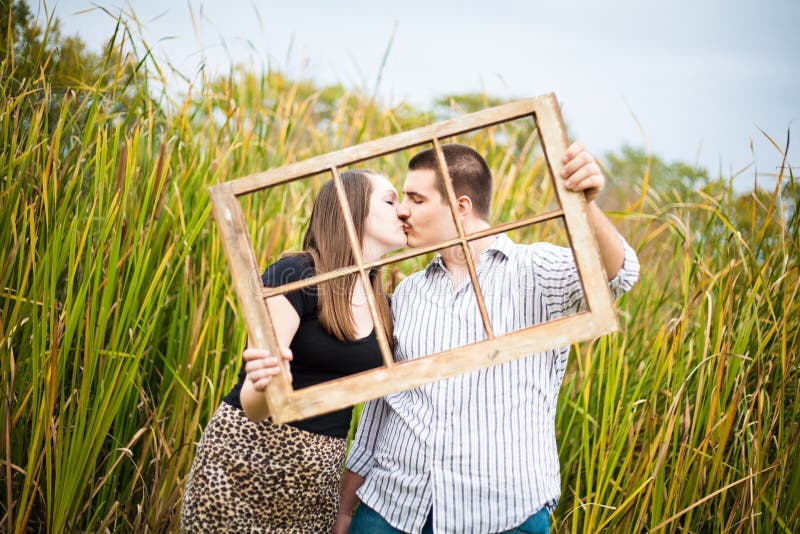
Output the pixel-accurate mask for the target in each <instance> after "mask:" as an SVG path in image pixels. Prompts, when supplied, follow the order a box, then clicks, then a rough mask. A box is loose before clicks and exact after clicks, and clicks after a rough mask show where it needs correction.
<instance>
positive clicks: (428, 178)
mask: <svg viewBox="0 0 800 534" xmlns="http://www.w3.org/2000/svg"><path fill="white" fill-rule="evenodd" d="M436 180H437V177H436V172H435V171H433V170H431V169H420V170H413V171H408V173H407V174H406V181H405V182H404V183H403V193H405V194H407V195H408V194H412V193H425V192H429V191H430V190H432V189H434V188H435V187H436Z"/></svg>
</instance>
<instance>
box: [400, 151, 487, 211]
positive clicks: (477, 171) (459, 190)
mask: <svg viewBox="0 0 800 534" xmlns="http://www.w3.org/2000/svg"><path fill="white" fill-rule="evenodd" d="M442 152H444V160H445V162H446V163H447V172H448V173H450V178H451V179H452V181H453V189H454V190H455V192H456V197H460V196H462V195H466V196H468V197H469V198H470V200H472V207H473V209H474V210H475V213H476V214H477V215H478V216H479V217H480V218H482V219H484V220H486V221H488V220H489V211H490V209H491V206H492V171H490V170H489V166H488V165H487V164H486V160H484V159H483V157H482V156H481V155H480V154H478V153H477V152H476V151H475V150H473V149H471V148H470V147H468V146H465V145H458V144H455V143H452V144H447V145H442ZM408 170H409V171H423V170H431V171H434V172H436V177H437V180H436V188H437V189H438V190H439V194H441V195H442V202H444V203H445V204H447V191H446V190H445V188H444V181H443V180H442V177H441V174H440V173H439V167H438V166H437V165H436V154H435V152H434V150H433V149H432V148H429V149H427V150H423V151H422V152H420V153H419V154H417V155H416V156H414V157H413V158H411V161H409V162H408Z"/></svg>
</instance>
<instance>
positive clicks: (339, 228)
mask: <svg viewBox="0 0 800 534" xmlns="http://www.w3.org/2000/svg"><path fill="white" fill-rule="evenodd" d="M341 179H342V183H343V185H344V190H345V193H346V196H347V199H348V202H349V203H350V209H351V212H352V215H353V223H354V225H355V228H356V234H357V235H358V238H359V242H360V243H361V253H362V255H363V258H364V261H365V262H370V261H374V260H376V259H378V258H380V257H381V256H383V255H384V254H386V253H387V252H389V251H390V250H394V249H397V248H400V247H403V246H405V244H406V236H405V233H404V231H403V227H402V223H401V221H400V220H399V219H398V218H397V213H396V203H397V192H396V191H395V189H394V187H392V185H391V183H390V182H389V181H388V180H387V179H386V178H385V177H384V176H381V175H379V174H376V173H373V172H370V171H345V172H342V173H341ZM343 221H344V217H343V215H342V212H341V210H340V208H339V204H338V201H337V198H336V190H335V188H334V184H333V182H332V181H331V182H327V183H326V184H325V185H324V186H323V187H322V189H321V190H320V192H319V195H318V196H317V200H316V202H315V203H314V209H313V210H312V213H311V220H310V222H309V226H308V229H307V231H306V235H305V239H304V241H303V252H302V253H300V254H294V255H288V256H285V257H283V258H282V259H280V260H278V261H277V262H276V263H274V264H273V265H271V266H270V267H269V268H267V270H266V272H265V273H264V275H263V276H262V281H263V283H264V285H265V286H268V287H275V286H279V285H283V284H287V283H290V282H293V281H296V280H301V279H304V278H308V277H310V276H313V275H315V274H317V273H321V272H327V271H331V270H333V269H337V268H340V267H345V266H349V265H353V264H354V263H355V260H354V258H353V255H352V251H351V249H350V244H349V242H348V240H347V234H346V232H345V231H344V228H343V225H344V223H343ZM370 279H371V282H372V283H371V286H372V291H373V292H374V293H375V296H376V304H377V305H378V311H379V314H380V316H381V319H382V322H383V324H384V325H385V328H386V334H387V338H388V339H390V340H391V339H392V332H391V324H392V321H391V312H390V310H389V306H388V301H387V298H386V296H385V293H384V292H383V288H382V282H381V276H380V272H379V271H378V270H373V271H372V272H371V273H370ZM267 305H268V306H269V311H270V315H271V317H272V319H273V324H274V328H275V333H276V336H277V338H278V344H279V345H280V346H281V347H287V346H288V347H289V349H290V351H286V353H285V354H284V355H283V357H284V359H286V360H291V362H290V369H291V375H292V377H293V379H292V381H293V387H294V388H295V389H299V388H302V387H307V386H311V385H314V384H318V383H321V382H326V381H328V380H333V379H335V378H339V377H342V376H346V375H350V374H353V373H357V372H360V371H365V370H368V369H371V368H374V367H377V366H380V365H382V364H383V360H382V358H381V354H380V350H379V348H378V344H377V340H376V337H375V331H374V328H373V322H372V317H371V315H370V312H369V308H368V307H367V299H366V298H365V292H364V287H363V285H362V284H361V282H360V279H359V278H358V275H357V274H353V275H348V276H346V277H344V278H337V279H334V280H332V281H330V282H327V283H325V284H323V285H322V287H321V290H320V291H317V288H316V287H310V288H306V289H302V290H298V291H294V292H291V293H288V294H286V295H283V296H278V297H273V298H270V299H268V302H267ZM243 356H244V358H245V360H246V361H247V362H248V363H247V371H246V370H245V366H242V369H241V371H240V372H239V382H238V384H236V386H235V387H234V388H233V390H232V391H231V392H230V393H229V394H228V396H226V397H225V399H224V401H223V403H222V404H221V405H220V407H219V409H218V410H217V412H216V413H215V414H214V416H213V417H212V419H211V421H210V422H209V424H208V426H207V427H206V429H205V431H204V432H203V436H202V438H201V439H200V444H199V446H198V450H197V456H196V457H195V459H194V462H193V463H192V468H191V470H190V472H189V477H188V480H187V484H186V492H185V496H184V501H183V506H182V509H181V531H182V532H218V531H226V532H254V531H255V532H329V531H330V530H331V528H332V526H333V522H334V519H335V516H336V511H337V507H338V497H339V486H340V482H341V480H340V478H341V473H342V466H343V464H344V455H345V440H346V436H347V431H348V429H349V425H350V418H351V412H352V408H348V409H345V410H339V411H336V412H333V413H329V414H324V415H320V416H317V417H313V418H310V419H305V420H303V421H297V422H294V423H289V424H287V425H280V426H279V425H274V424H272V423H271V422H270V421H269V420H268V419H267V417H268V415H269V413H268V409H267V406H266V402H265V400H264V396H263V393H262V391H263V389H264V388H265V387H266V385H267V383H269V381H270V379H271V377H272V376H274V375H275V374H277V373H278V372H280V368H279V365H280V364H279V362H278V360H277V359H276V358H274V357H271V356H270V355H269V354H268V353H267V352H266V351H263V350H256V349H247V350H245V351H244V354H243ZM254 421H257V422H254Z"/></svg>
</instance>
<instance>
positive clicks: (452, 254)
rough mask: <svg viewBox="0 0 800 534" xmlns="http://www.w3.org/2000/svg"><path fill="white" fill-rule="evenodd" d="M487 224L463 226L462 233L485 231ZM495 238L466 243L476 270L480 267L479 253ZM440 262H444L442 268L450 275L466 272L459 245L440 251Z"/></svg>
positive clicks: (462, 251) (495, 237)
mask: <svg viewBox="0 0 800 534" xmlns="http://www.w3.org/2000/svg"><path fill="white" fill-rule="evenodd" d="M489 227H490V226H489V223H487V222H485V221H479V222H476V223H475V224H473V225H469V226H467V225H465V226H464V232H465V233H467V234H471V233H473V232H479V231H480V230H485V229H486V228H489ZM495 239H497V236H494V235H490V236H486V237H482V238H480V239H476V240H475V241H470V242H469V243H468V245H469V250H470V252H471V254H470V255H471V256H472V262H473V264H474V265H475V267H476V268H477V267H478V265H480V261H481V260H480V258H481V253H483V251H484V250H486V249H487V248H489V247H490V246H492V244H493V243H494V241H495ZM442 261H443V262H444V266H445V267H446V268H447V270H448V271H450V272H451V273H456V272H459V271H466V270H467V258H466V257H465V256H464V249H463V248H462V247H461V245H456V246H454V247H450V248H448V249H445V250H443V251H442Z"/></svg>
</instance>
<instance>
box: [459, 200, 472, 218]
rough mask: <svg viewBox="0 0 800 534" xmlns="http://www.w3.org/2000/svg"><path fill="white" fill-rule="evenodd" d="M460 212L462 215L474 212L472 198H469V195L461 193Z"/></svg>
mask: <svg viewBox="0 0 800 534" xmlns="http://www.w3.org/2000/svg"><path fill="white" fill-rule="evenodd" d="M457 200H458V213H459V214H460V215H461V216H462V217H466V216H467V215H469V214H470V213H472V199H471V198H469V197H468V196H467V195H461V196H460V197H458V199H457Z"/></svg>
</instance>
